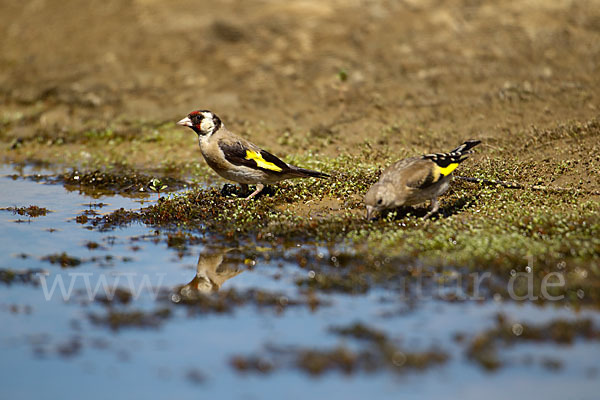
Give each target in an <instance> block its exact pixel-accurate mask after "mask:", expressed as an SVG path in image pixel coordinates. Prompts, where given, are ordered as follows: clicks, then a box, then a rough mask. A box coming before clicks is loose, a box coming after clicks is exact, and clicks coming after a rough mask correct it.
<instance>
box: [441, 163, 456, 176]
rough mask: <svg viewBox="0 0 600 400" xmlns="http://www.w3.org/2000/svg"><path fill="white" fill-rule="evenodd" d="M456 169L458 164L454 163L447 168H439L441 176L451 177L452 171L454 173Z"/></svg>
mask: <svg viewBox="0 0 600 400" xmlns="http://www.w3.org/2000/svg"><path fill="white" fill-rule="evenodd" d="M456 167H458V163H452V164H449V165H448V166H447V167H443V168H442V167H440V166H438V168H439V171H440V174H442V175H444V176H448V175H450V174H451V173H452V171H454V170H455V169H456Z"/></svg>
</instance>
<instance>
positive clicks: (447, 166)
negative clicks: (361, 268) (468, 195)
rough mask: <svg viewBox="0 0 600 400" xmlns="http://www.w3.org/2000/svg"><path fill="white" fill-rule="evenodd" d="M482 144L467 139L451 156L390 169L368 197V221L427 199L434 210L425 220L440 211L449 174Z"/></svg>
mask: <svg viewBox="0 0 600 400" xmlns="http://www.w3.org/2000/svg"><path fill="white" fill-rule="evenodd" d="M479 143H481V141H480V140H468V141H466V142H464V143H463V144H461V145H460V146H458V147H457V148H456V149H454V150H452V151H451V152H448V153H435V154H426V155H424V156H421V157H411V158H406V159H404V160H400V161H398V162H396V163H395V164H392V165H391V166H389V167H388V168H387V169H386V170H385V171H383V173H382V174H381V177H380V178H379V181H378V182H377V183H375V184H374V185H373V186H371V188H370V189H369V191H368V192H367V194H366V195H365V204H366V206H367V219H371V218H372V217H374V216H375V215H376V214H377V213H379V212H381V211H383V210H388V209H392V208H397V207H400V206H404V205H406V206H411V205H415V204H419V203H422V202H424V201H426V200H431V210H430V211H429V212H428V213H427V215H425V218H428V217H430V216H431V215H433V214H435V213H436V212H437V211H438V209H439V204H438V200H437V198H438V196H440V195H441V194H443V193H444V192H445V191H446V190H448V187H449V186H450V174H452V171H454V169H455V168H456V167H458V164H460V163H461V162H463V161H464V160H466V159H467V154H469V153H472V151H471V149H472V148H473V147H475V146H477V145H478V144H479Z"/></svg>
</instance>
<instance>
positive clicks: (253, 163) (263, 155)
mask: <svg viewBox="0 0 600 400" xmlns="http://www.w3.org/2000/svg"><path fill="white" fill-rule="evenodd" d="M219 148H220V149H221V151H223V154H224V155H225V159H226V160H227V161H229V162H230V163H232V164H234V165H243V166H245V167H249V168H253V169H258V170H261V171H266V172H269V173H275V174H280V173H284V172H287V171H289V170H290V167H289V166H288V165H287V164H286V163H285V162H283V161H281V160H280V159H279V158H277V157H275V156H274V155H273V154H271V153H269V152H267V151H264V150H261V149H259V148H256V149H252V148H249V147H247V146H244V144H243V143H241V142H238V141H236V142H228V141H224V140H220V141H219Z"/></svg>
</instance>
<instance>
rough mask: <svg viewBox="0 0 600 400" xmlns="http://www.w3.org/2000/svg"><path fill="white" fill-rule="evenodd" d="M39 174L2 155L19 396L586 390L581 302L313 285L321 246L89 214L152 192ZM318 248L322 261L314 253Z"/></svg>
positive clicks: (9, 362) (324, 254)
mask: <svg viewBox="0 0 600 400" xmlns="http://www.w3.org/2000/svg"><path fill="white" fill-rule="evenodd" d="M36 174H50V172H48V171H40V170H35V169H34V168H30V167H25V168H23V169H20V170H16V169H14V168H12V167H10V166H3V167H2V168H1V169H0V193H1V195H0V208H11V209H6V210H2V211H0V234H1V238H2V240H1V242H0V252H1V253H2V254H3V256H2V259H1V262H0V270H1V271H2V272H1V273H0V314H1V315H2V317H1V318H2V321H3V323H2V328H0V349H1V352H2V361H1V363H0V372H1V373H0V384H1V385H2V390H1V392H2V393H3V397H6V398H12V397H23V398H29V397H33V396H35V395H36V394H37V393H38V392H39V389H38V386H39V385H43V386H44V387H45V393H46V395H47V396H49V397H51V398H54V397H58V396H64V395H65V394H67V393H69V394H73V395H74V394H77V395H81V394H82V393H85V396H86V397H88V398H91V399H93V398H98V399H101V398H102V399H103V398H106V397H107V396H108V395H110V394H111V393H114V388H115V387H118V388H119V389H118V390H119V393H120V394H121V395H122V396H123V397H135V398H139V397H142V396H150V397H152V398H156V397H159V398H165V397H182V398H191V397H197V396H198V395H201V396H214V397H216V398H231V397H235V398H257V399H258V398H265V397H275V396H278V397H281V398H284V397H285V398H301V397H302V398H303V397H305V396H307V395H309V396H312V397H318V398H322V397H326V396H331V397H336V398H340V397H344V398H351V399H353V398H356V399H359V398H360V399H362V398H365V397H367V396H375V397H378V398H388V397H389V398H391V397H394V398H398V397H402V398H415V399H417V398H418V399H421V398H425V397H436V398H440V397H446V396H445V395H447V393H455V394H457V395H458V394H459V395H460V397H461V398H466V399H469V398H473V399H475V398H480V397H482V396H485V397H486V398H507V397H515V398H524V397H525V396H535V397H536V398H542V397H546V398H570V397H572V394H573V393H578V394H579V398H589V399H591V398H595V396H596V394H597V389H598V386H597V378H598V377H597V375H598V372H599V369H598V368H599V367H600V365H599V363H598V359H599V357H598V356H599V355H600V354H599V351H598V346H597V340H598V338H599V337H600V334H599V329H600V324H599V322H600V314H599V313H598V312H596V311H594V310H577V311H576V310H574V308H573V307H572V306H567V304H566V303H565V304H563V303H561V302H548V303H545V304H544V305H543V306H539V305H535V304H533V303H531V302H527V301H520V302H515V301H510V300H507V299H501V298H499V296H493V295H489V296H483V297H482V298H481V299H473V300H466V301H464V300H463V301H456V299H455V300H453V301H451V300H449V299H448V298H441V297H440V296H439V295H436V293H435V291H432V290H430V289H423V290H422V291H418V290H417V291H415V287H414V284H411V290H408V291H402V292H400V291H398V290H397V287H396V288H394V286H393V285H373V286H371V287H369V288H368V289H367V290H358V291H355V292H352V291H350V292H349V293H344V292H343V291H339V290H321V289H322V288H323V286H322V285H321V286H319V285H316V286H311V285H310V284H306V282H309V283H310V282H311V280H314V281H315V282H317V281H318V280H319V276H318V275H319V274H326V272H327V271H328V268H330V269H331V270H332V271H333V270H335V269H336V268H342V267H337V266H336V262H335V260H334V261H333V262H332V257H333V256H332V254H333V253H332V251H333V250H332V249H331V248H324V247H319V246H317V245H315V244H312V243H297V244H290V245H286V246H281V247H279V248H277V249H273V248H268V247H262V246H252V244H250V243H236V242H235V241H232V240H228V241H227V242H224V241H223V240H221V239H216V238H218V235H210V234H203V235H201V236H195V235H196V234H195V233H194V232H193V230H192V231H191V232H188V233H189V236H188V237H187V239H185V240H181V236H178V234H177V232H176V230H174V229H172V228H171V229H157V228H155V227H149V226H145V225H144V224H141V223H133V224H131V225H129V226H126V227H119V228H115V229H111V230H101V229H94V228H93V227H92V226H90V224H86V223H85V218H83V216H97V215H102V214H107V213H110V212H112V211H114V210H117V209H120V208H124V209H139V208H140V207H144V206H145V205H147V204H148V202H151V201H155V198H156V196H155V195H153V196H150V197H148V196H147V195H146V197H145V198H142V197H136V196H130V197H124V196H121V195H114V196H108V195H97V196H90V195H89V194H85V193H89V192H85V191H84V192H80V191H79V190H73V189H74V187H69V189H70V190H72V191H69V190H67V189H65V187H63V186H62V185H60V184H48V183H44V182H45V181H44V180H39V179H35V176H36ZM30 206H36V207H38V208H43V209H47V212H46V213H45V215H37V216H35V214H39V210H38V209H28V207H30ZM190 238H191V239H190ZM334 247H335V246H334ZM306 252H308V253H310V254H316V255H317V256H316V257H315V258H314V259H313V258H309V261H308V262H307V261H306V259H305V258H303V256H302V255H303V254H304V253H306ZM319 259H323V263H327V264H328V265H329V266H328V267H327V268H325V267H323V266H322V265H314V266H313V265H311V263H313V262H317V261H314V260H319ZM398 268H399V269H400V268H403V266H400V265H399V266H398ZM438 278H439V277H438V276H436V275H433V276H430V277H429V278H428V282H429V284H431V283H432V282H435V281H436V279H438ZM417 289H418V288H417ZM438 294H439V293H438ZM556 321H561V322H560V323H559V325H558V326H557V325H556ZM585 321H588V322H589V323H590V324H591V326H588V325H586V322H585ZM553 323H554V325H553ZM560 324H562V325H560ZM557 376H560V378H561V379H556V378H557ZM32 382H33V383H35V384H32ZM133 383H135V384H133ZM140 383H141V384H140ZM267 383H268V385H267ZM300 388H301V390H300ZM291 389H292V390H291ZM296 389H298V390H296Z"/></svg>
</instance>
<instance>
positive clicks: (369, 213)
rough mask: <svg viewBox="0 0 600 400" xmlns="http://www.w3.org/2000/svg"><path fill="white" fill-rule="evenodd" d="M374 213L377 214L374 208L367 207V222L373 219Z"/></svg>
mask: <svg viewBox="0 0 600 400" xmlns="http://www.w3.org/2000/svg"><path fill="white" fill-rule="evenodd" d="M376 213H377V211H375V207H373V206H367V221H370V220H371V219H373V217H374V216H375V214H376Z"/></svg>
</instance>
